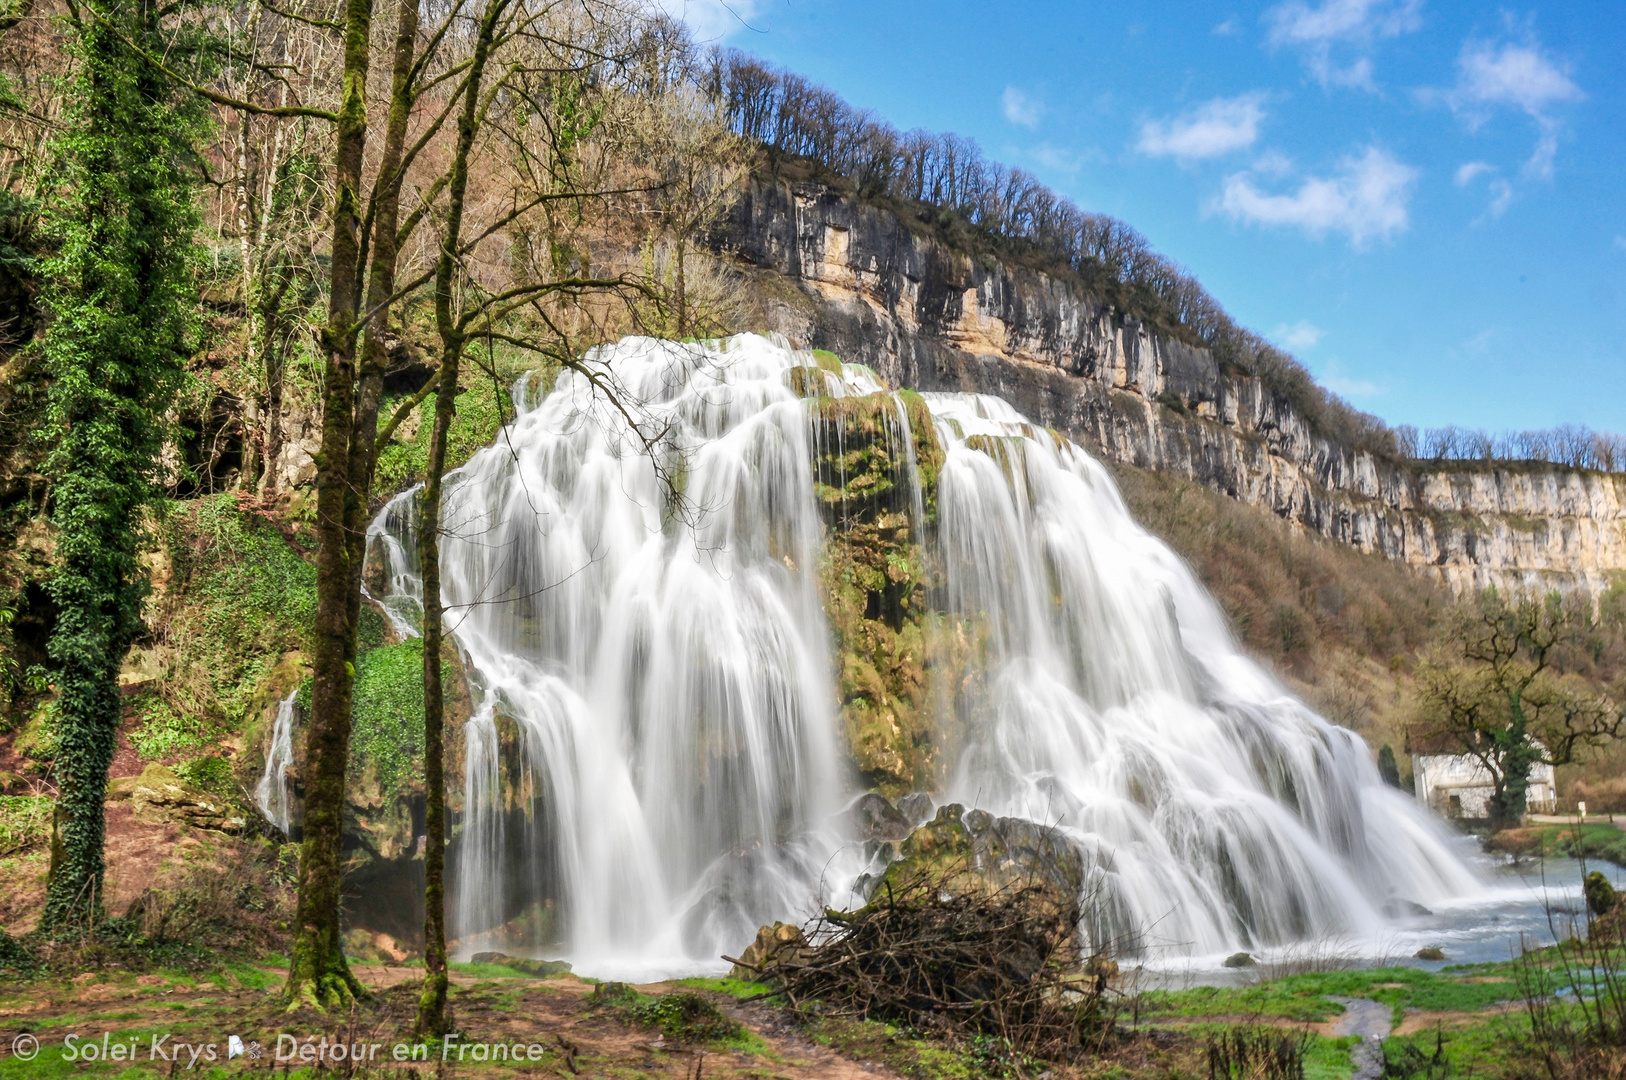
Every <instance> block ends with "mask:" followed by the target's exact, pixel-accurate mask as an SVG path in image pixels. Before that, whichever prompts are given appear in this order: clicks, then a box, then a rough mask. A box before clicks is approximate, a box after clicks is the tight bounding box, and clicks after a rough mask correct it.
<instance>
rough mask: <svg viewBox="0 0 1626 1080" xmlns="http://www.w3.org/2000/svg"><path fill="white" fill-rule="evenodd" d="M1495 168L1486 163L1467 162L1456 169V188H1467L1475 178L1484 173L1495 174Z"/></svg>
mask: <svg viewBox="0 0 1626 1080" xmlns="http://www.w3.org/2000/svg"><path fill="white" fill-rule="evenodd" d="M1495 171H1496V166H1494V165H1492V164H1490V162H1488V161H1469V162H1465V163H1464V164H1462V165H1459V166H1458V167H1457V177H1456V179H1457V187H1467V186H1468V185H1469V184H1471V183H1473V182H1474V179H1475V177H1478V176H1481V175H1483V174H1484V173H1488V172H1495Z"/></svg>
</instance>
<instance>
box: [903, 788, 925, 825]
mask: <svg viewBox="0 0 1626 1080" xmlns="http://www.w3.org/2000/svg"><path fill="white" fill-rule="evenodd" d="M898 813H900V814H902V815H903V816H904V817H905V818H906V819H907V820H908V822H909V826H910V828H913V827H914V826H916V825H919V824H921V823H922V822H924V821H926V820H927V819H928V818H930V817H931V816H932V797H931V796H930V795H928V794H926V793H925V792H924V791H916V792H913V793H912V794H909V795H905V796H904V797H903V798H901V799H899V800H898Z"/></svg>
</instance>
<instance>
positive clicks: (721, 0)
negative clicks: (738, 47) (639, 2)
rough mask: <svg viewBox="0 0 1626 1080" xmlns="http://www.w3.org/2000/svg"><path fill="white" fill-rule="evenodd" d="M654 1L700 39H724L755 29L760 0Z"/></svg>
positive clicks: (656, 5)
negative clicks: (754, 22) (758, 0)
mask: <svg viewBox="0 0 1626 1080" xmlns="http://www.w3.org/2000/svg"><path fill="white" fill-rule="evenodd" d="M652 5H653V6H654V7H656V8H659V9H660V10H661V11H664V12H666V14H668V15H670V16H671V17H672V18H674V19H677V20H678V21H680V22H682V23H684V24H685V25H687V26H688V28H689V32H690V33H692V34H693V35H694V38H695V40H696V41H702V42H708V41H722V40H724V39H726V38H728V37H730V36H732V35H733V34H736V33H738V32H739V31H741V30H755V29H758V27H757V26H755V25H753V24H752V19H753V18H754V17H755V16H756V15H757V0H652Z"/></svg>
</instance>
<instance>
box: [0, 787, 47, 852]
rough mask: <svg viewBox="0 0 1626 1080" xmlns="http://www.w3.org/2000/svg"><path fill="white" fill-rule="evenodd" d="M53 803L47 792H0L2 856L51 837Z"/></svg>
mask: <svg viewBox="0 0 1626 1080" xmlns="http://www.w3.org/2000/svg"><path fill="white" fill-rule="evenodd" d="M54 805H55V801H54V800H52V799H50V798H47V797H46V796H44V795H0V858H5V857H6V856H8V855H12V854H15V853H17V852H19V851H26V850H27V849H29V848H32V847H38V846H40V845H43V844H44V843H45V842H46V841H47V840H49V839H50V836H51V810H52V807H53V806H54Z"/></svg>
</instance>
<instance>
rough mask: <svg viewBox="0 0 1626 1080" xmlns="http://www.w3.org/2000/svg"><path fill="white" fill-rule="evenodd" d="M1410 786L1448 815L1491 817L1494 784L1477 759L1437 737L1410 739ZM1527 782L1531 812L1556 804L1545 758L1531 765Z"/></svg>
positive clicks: (1551, 808)
mask: <svg viewBox="0 0 1626 1080" xmlns="http://www.w3.org/2000/svg"><path fill="white" fill-rule="evenodd" d="M1409 749H1410V750H1411V775H1412V786H1413V787H1414V788H1415V789H1416V791H1417V799H1418V801H1419V802H1422V803H1423V804H1425V805H1427V806H1429V807H1432V808H1433V809H1434V810H1435V811H1437V812H1438V813H1440V814H1441V815H1442V816H1444V817H1448V818H1463V819H1466V820H1470V821H1477V820H1484V819H1485V818H1488V817H1490V801H1491V796H1492V795H1494V794H1495V793H1496V786H1495V785H1494V784H1493V783H1492V782H1491V776H1490V773H1489V772H1487V771H1486V770H1485V766H1483V765H1481V764H1480V763H1479V759H1477V758H1474V757H1470V756H1469V755H1467V754H1453V753H1450V752H1449V751H1450V750H1451V749H1452V747H1451V746H1450V745H1449V744H1448V743H1443V742H1441V741H1440V740H1433V739H1429V740H1423V739H1415V738H1414V739H1412V740H1411V741H1410V747H1409ZM1529 779H1530V786H1529V788H1528V789H1526V792H1525V806H1526V807H1527V808H1528V809H1530V810H1531V811H1532V812H1534V813H1538V814H1550V813H1552V812H1553V811H1555V810H1556V809H1557V808H1558V786H1557V783H1556V781H1555V778H1554V770H1553V767H1552V766H1551V765H1548V764H1546V763H1545V762H1537V763H1536V764H1534V765H1532V766H1530V776H1529Z"/></svg>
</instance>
